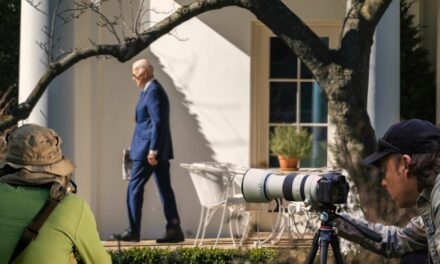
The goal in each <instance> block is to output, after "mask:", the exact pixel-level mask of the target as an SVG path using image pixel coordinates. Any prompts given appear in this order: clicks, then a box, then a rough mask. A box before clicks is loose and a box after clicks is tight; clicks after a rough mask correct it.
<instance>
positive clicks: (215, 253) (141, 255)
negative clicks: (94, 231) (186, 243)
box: [109, 247, 280, 264]
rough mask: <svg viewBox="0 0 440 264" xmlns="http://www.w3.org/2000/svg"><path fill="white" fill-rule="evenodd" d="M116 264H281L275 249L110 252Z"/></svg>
mask: <svg viewBox="0 0 440 264" xmlns="http://www.w3.org/2000/svg"><path fill="white" fill-rule="evenodd" d="M109 253H110V255H111V257H112V260H113V263H114V264H128V263H130V264H141V263H142V264H145V263H176V264H178V263H185V264H198V263H206V264H210V263H212V264H214V263H215V264H227V263H233V264H239V263H246V264H247V263H279V258H280V257H279V253H278V252H277V251H276V250H274V249H265V248H261V249H250V250H246V251H242V250H238V249H213V248H198V247H195V248H179V249H176V250H171V249H157V248H147V247H144V248H131V249H126V250H122V251H120V252H118V251H110V252H109Z"/></svg>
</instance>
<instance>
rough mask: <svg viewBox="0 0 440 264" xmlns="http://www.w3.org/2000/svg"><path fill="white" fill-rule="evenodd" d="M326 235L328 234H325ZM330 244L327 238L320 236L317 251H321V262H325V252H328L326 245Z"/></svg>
mask: <svg viewBox="0 0 440 264" xmlns="http://www.w3.org/2000/svg"><path fill="white" fill-rule="evenodd" d="M326 235H328V234H326ZM329 244H330V241H329V239H326V238H323V237H321V240H320V241H319V251H320V253H321V261H320V263H321V264H326V263H327V253H328V245H329Z"/></svg>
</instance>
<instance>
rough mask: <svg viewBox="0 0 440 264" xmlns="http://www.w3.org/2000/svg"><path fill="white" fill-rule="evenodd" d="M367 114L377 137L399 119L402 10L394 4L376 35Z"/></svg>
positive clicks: (372, 54) (372, 53) (395, 2)
mask: <svg viewBox="0 0 440 264" xmlns="http://www.w3.org/2000/svg"><path fill="white" fill-rule="evenodd" d="M367 109H368V114H369V116H370V120H371V124H372V125H373V128H374V129H375V131H376V137H378V138H380V137H382V136H383V134H384V133H385V131H386V130H387V129H388V128H389V127H390V126H391V125H392V124H394V123H396V122H398V121H399V120H400V8H399V1H392V2H391V4H390V6H389V7H388V9H387V11H386V12H385V14H384V16H383V17H382V19H381V21H380V22H379V25H378V27H377V28H376V32H375V35H374V43H373V46H372V48H371V57H370V78H369V84H368V105H367Z"/></svg>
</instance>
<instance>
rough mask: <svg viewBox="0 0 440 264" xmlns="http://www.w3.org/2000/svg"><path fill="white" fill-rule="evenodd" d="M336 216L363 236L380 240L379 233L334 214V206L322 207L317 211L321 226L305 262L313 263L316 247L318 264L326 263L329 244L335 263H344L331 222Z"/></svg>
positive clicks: (307, 263)
mask: <svg viewBox="0 0 440 264" xmlns="http://www.w3.org/2000/svg"><path fill="white" fill-rule="evenodd" d="M336 218H339V219H341V220H343V221H345V222H347V223H349V224H350V225H352V226H354V227H355V228H356V229H357V230H358V231H359V232H360V233H361V234H362V235H364V236H365V237H367V238H369V239H371V240H373V241H376V242H380V241H382V237H381V236H380V235H379V234H377V233H376V232H375V231H373V230H371V229H369V228H367V227H364V226H359V225H356V224H355V223H353V222H352V221H351V220H350V219H348V218H346V217H344V216H342V215H338V214H336V207H335V206H330V207H328V208H324V209H322V210H320V212H319V219H320V220H321V226H320V228H319V229H318V230H317V231H316V233H315V236H314V237H313V242H312V249H311V250H310V252H309V254H308V255H307V259H306V264H313V262H314V261H315V257H316V253H317V252H318V249H319V251H320V253H321V259H320V264H326V263H327V253H328V246H329V244H330V245H331V246H332V250H333V255H334V257H335V260H336V263H337V264H343V263H344V261H343V259H342V254H341V248H340V247H339V238H338V236H337V235H336V233H335V230H334V228H333V224H332V223H333V221H334V220H335V219H336Z"/></svg>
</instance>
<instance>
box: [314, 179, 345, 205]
mask: <svg viewBox="0 0 440 264" xmlns="http://www.w3.org/2000/svg"><path fill="white" fill-rule="evenodd" d="M349 188H350V187H349V184H348V182H347V181H346V180H345V176H343V175H341V174H340V173H328V174H326V175H324V176H323V177H322V178H321V179H320V180H319V181H318V185H317V187H316V196H317V198H318V199H317V200H318V201H317V202H318V203H319V204H320V205H324V206H326V205H333V204H345V203H347V196H348V191H349Z"/></svg>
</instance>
